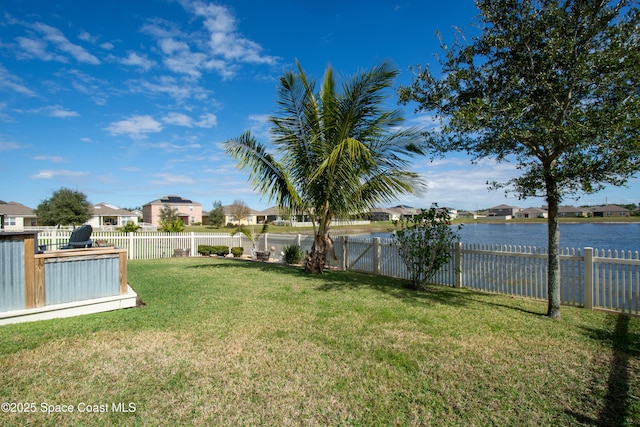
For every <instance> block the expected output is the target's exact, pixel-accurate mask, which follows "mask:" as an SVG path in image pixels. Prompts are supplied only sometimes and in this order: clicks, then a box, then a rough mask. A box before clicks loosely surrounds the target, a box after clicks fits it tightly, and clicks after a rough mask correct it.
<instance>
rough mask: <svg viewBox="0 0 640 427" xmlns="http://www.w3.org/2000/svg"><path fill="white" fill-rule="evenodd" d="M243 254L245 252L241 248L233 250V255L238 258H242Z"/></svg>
mask: <svg viewBox="0 0 640 427" xmlns="http://www.w3.org/2000/svg"><path fill="white" fill-rule="evenodd" d="M243 252H244V249H243V248H242V247H240V246H236V247H233V248H231V254H232V255H233V256H234V257H236V258H240V257H241V256H242V253H243Z"/></svg>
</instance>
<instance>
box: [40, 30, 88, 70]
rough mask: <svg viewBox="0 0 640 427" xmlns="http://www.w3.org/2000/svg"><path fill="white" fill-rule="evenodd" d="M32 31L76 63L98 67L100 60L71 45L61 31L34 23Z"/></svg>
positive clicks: (81, 48)
mask: <svg viewBox="0 0 640 427" xmlns="http://www.w3.org/2000/svg"><path fill="white" fill-rule="evenodd" d="M30 27H31V28H33V29H34V30H36V31H38V32H40V33H41V34H43V35H44V39H45V40H47V41H48V42H50V43H52V44H53V45H55V46H56V47H57V48H58V49H59V50H61V51H62V52H65V53H68V54H69V55H71V56H72V57H73V58H74V59H75V60H76V61H78V62H84V63H87V64H93V65H98V64H100V60H99V59H98V58H96V57H95V56H93V55H92V54H90V53H89V52H87V51H86V50H85V49H84V48H83V47H81V46H79V45H76V44H73V43H71V42H70V41H69V40H68V39H67V38H66V37H65V36H64V34H63V33H62V31H60V30H58V29H57V28H54V27H52V26H50V25H47V24H43V23H41V22H36V23H35V24H32V25H31V26H30Z"/></svg>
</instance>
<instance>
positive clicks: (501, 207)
mask: <svg viewBox="0 0 640 427" xmlns="http://www.w3.org/2000/svg"><path fill="white" fill-rule="evenodd" d="M501 209H520V208H519V207H517V206H510V205H498V206H494V207H492V208H489V210H490V211H493V210H501Z"/></svg>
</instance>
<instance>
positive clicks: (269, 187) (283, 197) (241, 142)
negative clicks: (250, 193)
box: [224, 132, 300, 208]
mask: <svg viewBox="0 0 640 427" xmlns="http://www.w3.org/2000/svg"><path fill="white" fill-rule="evenodd" d="M224 145H225V150H226V153H227V154H228V155H230V156H231V157H232V158H233V159H234V160H237V161H238V164H239V166H240V167H241V168H244V169H248V170H249V179H250V182H251V184H252V186H253V188H254V189H256V190H257V191H258V192H260V193H261V194H265V195H267V196H268V197H269V198H270V199H275V200H276V201H277V202H278V205H280V206H285V207H292V208H295V207H297V206H299V204H300V198H299V196H298V194H297V192H296V190H295V188H294V187H293V185H292V184H291V182H290V181H289V177H288V175H287V173H286V171H285V170H283V169H282V167H281V165H280V164H279V163H278V162H277V161H276V160H275V158H274V157H273V155H271V154H269V153H268V152H267V150H266V148H265V146H264V145H262V144H260V143H259V142H257V141H256V139H255V138H254V137H253V136H252V135H251V133H250V132H245V133H244V134H242V135H241V136H240V137H239V138H237V139H231V140H228V141H226V142H225V143H224Z"/></svg>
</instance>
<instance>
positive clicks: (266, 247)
mask: <svg viewBox="0 0 640 427" xmlns="http://www.w3.org/2000/svg"><path fill="white" fill-rule="evenodd" d="M268 239H269V233H264V251H265V252H269V242H268Z"/></svg>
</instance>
